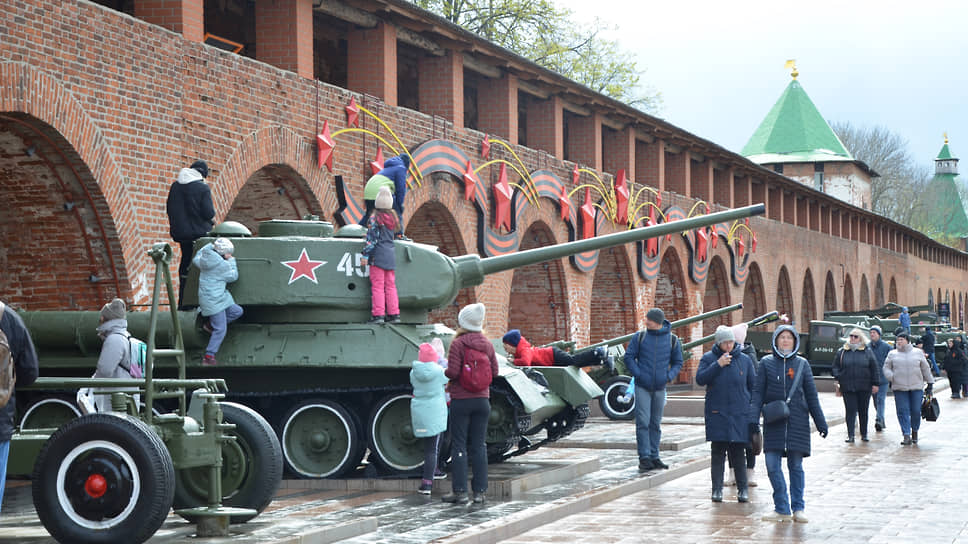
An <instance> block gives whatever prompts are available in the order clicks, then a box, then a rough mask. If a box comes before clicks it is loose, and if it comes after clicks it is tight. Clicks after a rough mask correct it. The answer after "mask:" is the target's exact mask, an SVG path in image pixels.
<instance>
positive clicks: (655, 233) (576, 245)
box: [454, 204, 765, 288]
mask: <svg viewBox="0 0 968 544" xmlns="http://www.w3.org/2000/svg"><path fill="white" fill-rule="evenodd" d="M764 210H765V206H764V205H763V204H754V205H752V206H745V207H742V208H736V209H733V210H726V211H722V212H716V213H710V214H706V215H699V216H696V217H690V218H688V219H680V220H678V221H670V222H667V223H661V224H659V225H653V226H651V227H640V228H637V229H631V230H627V231H623V232H616V233H612V234H606V235H603V236H596V237H594V238H587V239H584V240H574V241H572V242H566V243H563V244H557V245H553V246H546V247H539V248H534V249H528V250H524V251H516V252H514V253H509V254H507V255H498V256H495V257H486V258H483V259H482V258H481V257H480V256H478V255H463V256H460V257H455V258H454V263H455V265H456V267H457V272H458V276H459V286H460V288H465V287H473V286H475V285H480V284H481V283H483V282H484V277H485V276H487V275H489V274H496V273H498V272H504V271H505V270H511V269H514V268H519V267H522V266H527V265H529V264H537V263H543V262H545V261H552V260H555V259H560V258H562V257H569V256H571V255H575V254H578V253H583V252H586V251H595V250H599V249H605V248H608V247H613V246H620V245H622V244H628V243H631V242H638V241H641V240H647V239H649V238H658V237H659V236H665V235H666V234H673V233H677V232H683V231H687V230H692V229H695V228H699V227H707V226H710V225H715V224H716V223H722V222H724V221H732V220H735V219H743V218H745V217H750V216H753V215H760V214H762V213H763V212H764Z"/></svg>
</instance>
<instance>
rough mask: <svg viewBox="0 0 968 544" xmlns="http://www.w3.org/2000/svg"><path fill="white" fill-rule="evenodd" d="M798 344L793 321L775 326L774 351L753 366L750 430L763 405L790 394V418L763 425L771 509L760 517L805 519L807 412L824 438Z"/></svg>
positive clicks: (806, 365) (814, 392)
mask: <svg viewBox="0 0 968 544" xmlns="http://www.w3.org/2000/svg"><path fill="white" fill-rule="evenodd" d="M799 348H800V335H799V334H797V330H796V329H795V328H793V326H792V325H780V326H779V327H777V328H776V331H774V332H773V353H772V354H771V355H767V356H766V357H763V358H762V359H760V364H759V367H758V368H757V369H756V380H755V382H754V387H753V398H752V400H751V401H750V413H751V416H752V417H751V419H750V421H751V429H750V430H751V432H752V431H756V430H758V426H759V421H760V414H761V413H762V411H763V405H764V404H767V403H769V402H772V401H777V400H779V401H785V400H786V399H787V397H789V398H790V402H789V408H790V415H789V417H787V418H786V419H781V420H779V421H774V422H772V423H766V424H764V425H763V453H764V455H765V456H766V471H767V473H768V474H769V476H770V484H771V485H772V486H773V512H770V513H769V514H767V515H765V516H763V520H764V521H787V520H793V521H797V522H800V523H806V522H807V521H808V520H807V516H806V515H805V514H804V506H805V504H804V501H803V488H804V481H805V476H804V473H803V458H804V457H809V456H810V417H811V416H812V417H813V423H814V425H816V426H817V431H819V432H820V436H821V437H823V438H827V431H828V428H827V420H826V419H824V415H823V409H822V408H821V407H820V399H819V397H818V396H817V386H816V384H815V383H814V382H813V372H811V370H810V363H809V362H808V361H807V360H806V359H804V358H803V357H800V356H798V355H797V350H798V349H799ZM798 368H802V370H801V378H800V384H799V386H798V387H797V388H796V390H793V391H791V387H793V382H794V381H795V376H796V372H797V369H798ZM783 457H786V458H787V469H788V470H789V471H790V492H789V495H787V486H786V480H785V479H784V478H783V470H782V467H781V464H780V461H781V458H783ZM791 508H792V511H793V512H792V515H791Z"/></svg>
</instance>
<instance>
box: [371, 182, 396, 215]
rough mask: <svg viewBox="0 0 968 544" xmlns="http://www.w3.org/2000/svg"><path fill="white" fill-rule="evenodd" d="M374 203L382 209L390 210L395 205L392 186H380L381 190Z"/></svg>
mask: <svg viewBox="0 0 968 544" xmlns="http://www.w3.org/2000/svg"><path fill="white" fill-rule="evenodd" d="M373 205H374V206H376V207H377V208H378V209H381V210H389V209H390V208H392V207H393V194H392V193H391V192H390V188H389V187H387V186H386V185H384V186H383V187H380V190H379V191H378V192H377V193H376V200H374V201H373Z"/></svg>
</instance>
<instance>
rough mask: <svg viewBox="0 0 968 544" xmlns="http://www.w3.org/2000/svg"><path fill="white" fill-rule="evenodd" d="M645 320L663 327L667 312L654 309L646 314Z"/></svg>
mask: <svg viewBox="0 0 968 544" xmlns="http://www.w3.org/2000/svg"><path fill="white" fill-rule="evenodd" d="M645 318H646V319H648V320H649V321H651V322H653V323H658V324H659V325H661V324H662V323H664V322H665V312H663V311H662V310H660V309H659V308H652V309H651V310H649V313H647V314H645Z"/></svg>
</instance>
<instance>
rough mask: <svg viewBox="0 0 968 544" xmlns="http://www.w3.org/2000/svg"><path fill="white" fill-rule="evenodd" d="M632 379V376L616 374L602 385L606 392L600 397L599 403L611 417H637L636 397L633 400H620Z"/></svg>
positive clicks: (620, 418)
mask: <svg viewBox="0 0 968 544" xmlns="http://www.w3.org/2000/svg"><path fill="white" fill-rule="evenodd" d="M631 381H632V378H629V377H628V376H615V377H614V378H612V379H610V380H608V381H607V382H605V385H603V386H602V390H604V391H605V394H604V395H602V396H601V397H599V398H598V405H599V406H600V407H601V409H602V413H603V414H605V415H606V416H608V418H609V419H616V420H625V419H632V418H634V417H635V399H634V398H633V399H632V402H622V401H621V400H620V397H622V396H624V395H625V390H626V389H628V386H629V382H631Z"/></svg>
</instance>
